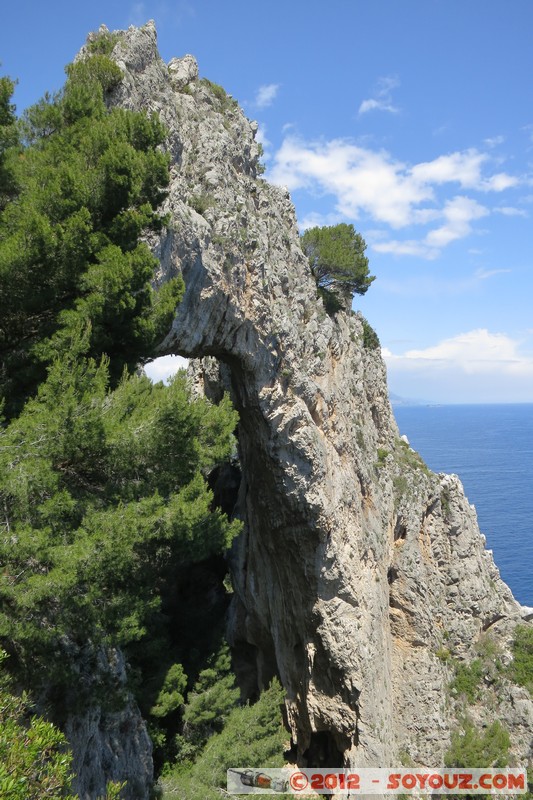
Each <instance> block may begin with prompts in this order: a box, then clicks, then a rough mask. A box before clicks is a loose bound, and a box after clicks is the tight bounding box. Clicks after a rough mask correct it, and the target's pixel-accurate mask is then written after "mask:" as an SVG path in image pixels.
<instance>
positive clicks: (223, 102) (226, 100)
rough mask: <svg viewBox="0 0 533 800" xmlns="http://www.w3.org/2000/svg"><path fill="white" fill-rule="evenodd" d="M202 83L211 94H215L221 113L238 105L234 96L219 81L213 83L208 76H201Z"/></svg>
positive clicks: (218, 109)
mask: <svg viewBox="0 0 533 800" xmlns="http://www.w3.org/2000/svg"><path fill="white" fill-rule="evenodd" d="M200 83H201V84H203V85H204V86H206V87H207V88H208V89H209V91H210V92H211V94H213V95H214V97H215V99H216V102H217V111H219V112H220V113H221V114H225V113H227V112H228V111H233V110H234V109H236V108H237V107H238V103H237V101H236V100H235V99H234V98H233V97H230V95H229V94H228V93H227V92H226V90H225V89H224V87H223V86H220V85H219V84H218V83H213V81H210V80H208V79H207V78H201V80H200Z"/></svg>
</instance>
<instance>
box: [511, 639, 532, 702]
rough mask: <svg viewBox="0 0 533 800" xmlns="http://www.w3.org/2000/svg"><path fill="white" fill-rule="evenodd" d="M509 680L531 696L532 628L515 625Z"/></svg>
mask: <svg viewBox="0 0 533 800" xmlns="http://www.w3.org/2000/svg"><path fill="white" fill-rule="evenodd" d="M509 675H510V677H511V680H513V681H514V682H515V683H518V684H519V685H520V686H525V687H526V689H527V690H528V691H529V692H530V694H533V628H531V627H529V626H527V625H517V627H516V628H515V632H514V640H513V662H512V664H511V665H510V667H509Z"/></svg>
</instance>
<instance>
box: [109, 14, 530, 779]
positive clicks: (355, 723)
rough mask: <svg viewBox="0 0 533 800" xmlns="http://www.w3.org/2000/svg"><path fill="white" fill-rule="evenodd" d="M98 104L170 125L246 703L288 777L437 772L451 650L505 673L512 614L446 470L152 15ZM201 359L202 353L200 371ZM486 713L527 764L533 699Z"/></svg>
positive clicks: (215, 100) (169, 240)
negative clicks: (494, 650)
mask: <svg viewBox="0 0 533 800" xmlns="http://www.w3.org/2000/svg"><path fill="white" fill-rule="evenodd" d="M113 58H114V59H115V60H116V62H117V64H118V65H119V66H120V67H121V69H122V70H123V73H124V79H123V81H122V83H121V84H120V85H119V86H118V87H117V88H116V89H115V90H114V92H113V95H112V96H111V98H110V102H111V103H114V104H120V105H122V106H124V107H127V108H132V109H136V110H140V109H146V110H148V111H152V112H154V113H157V114H159V115H160V116H161V118H162V120H163V122H164V123H165V124H166V126H167V127H168V130H169V136H168V149H169V152H170V153H171V156H172V169H171V186H170V195H169V198H168V201H167V203H166V208H165V209H164V210H166V211H168V212H169V213H170V216H171V222H170V224H169V226H168V228H167V229H166V231H165V232H164V234H163V235H162V236H161V237H159V238H157V239H155V238H154V239H153V240H151V242H150V244H151V246H152V247H153V250H154V252H155V253H156V255H157V256H158V257H159V259H160V273H159V274H158V275H157V276H156V282H158V283H160V282H162V281H165V280H167V279H168V278H170V277H172V276H174V275H176V274H178V273H181V274H182V275H183V277H184V280H185V284H186V294H185V298H184V300H183V302H182V303H181V305H180V306H179V308H178V309H177V312H176V317H175V320H174V323H173V325H172V330H171V331H170V332H169V334H168V336H167V338H166V340H165V342H164V343H163V345H162V348H161V352H165V353H177V354H180V355H184V356H188V357H192V358H196V359H202V361H199V362H196V363H195V366H194V368H192V369H191V379H192V380H194V382H195V384H196V387H197V390H198V391H205V392H206V393H207V394H210V395H212V396H214V395H216V392H217V391H218V388H219V385H220V384H221V383H222V384H225V385H226V386H228V387H229V388H230V391H231V395H232V398H233V400H234V403H235V405H236V407H237V409H238V411H239V414H240V423H239V431H238V438H239V456H240V464H241V470H242V481H241V487H240V493H239V501H238V512H239V514H240V515H241V517H242V519H243V520H244V522H245V532H244V533H243V534H242V536H241V537H240V539H239V541H238V542H237V543H236V545H235V547H234V549H233V551H232V553H231V567H232V574H233V580H234V585H235V600H234V602H233V605H232V608H231V615H230V631H229V634H230V640H231V644H232V647H233V653H234V658H235V666H236V670H237V672H238V675H239V678H240V680H241V683H242V686H243V690H244V691H245V693H247V694H248V695H249V696H253V695H254V694H255V693H256V692H257V690H258V689H260V688H262V687H264V686H265V685H266V684H267V683H268V681H269V680H270V678H271V677H272V676H273V675H278V676H279V677H280V679H281V681H282V684H283V686H284V688H285V690H286V693H287V701H286V706H287V719H288V724H289V726H290V730H291V733H292V738H293V742H294V754H295V757H297V759H298V761H299V763H301V764H305V763H306V762H307V763H309V764H310V765H316V766H319V765H321V764H324V765H328V766H334V765H336V764H339V765H340V764H343V763H344V764H346V765H353V766H356V765H358V766H365V765H372V766H386V765H398V764H399V763H400V762H401V760H402V758H405V757H406V755H407V756H408V757H409V758H410V759H411V760H412V761H413V762H415V763H419V764H426V765H428V766H436V765H438V764H440V763H442V758H443V753H444V751H445V750H446V749H447V747H448V745H449V738H450V731H451V729H452V728H453V726H454V724H455V717H454V715H455V713H456V712H455V708H454V701H453V698H451V697H450V692H449V690H448V687H449V683H450V680H451V675H452V673H451V668H450V666H449V663H448V662H447V660H446V658H443V657H442V653H443V652H444V651H445V650H446V651H447V652H448V651H450V652H453V653H454V654H455V655H456V657H457V658H466V659H468V658H470V657H472V653H473V652H474V648H475V646H476V644H477V643H478V642H479V641H480V637H481V638H482V637H483V635H485V636H486V634H487V633H488V632H490V634H491V636H492V637H493V638H494V640H495V641H497V642H498V646H499V647H501V649H502V652H503V654H504V655H503V657H504V658H507V659H509V658H510V655H509V645H510V641H511V638H512V631H513V628H514V626H515V625H516V623H517V622H519V621H520V620H521V614H522V611H521V609H520V607H519V605H518V604H517V603H516V602H515V600H514V599H513V597H512V595H511V592H510V590H509V589H508V588H507V586H505V585H504V584H503V582H502V581H501V580H500V577H499V573H498V570H497V568H496V567H495V565H494V563H493V560H492V556H491V555H490V554H489V552H487V551H486V550H485V547H484V545H485V541H484V538H483V536H482V535H481V534H480V532H479V529H478V525H477V520H476V515H475V511H474V509H473V507H472V506H470V505H469V503H468V501H467V500H466V499H465V496H464V493H463V489H462V486H461V484H460V482H459V480H458V479H457V478H456V477H454V476H448V475H434V474H432V473H431V472H430V471H429V470H428V469H427V468H426V467H425V465H424V464H423V462H422V461H421V459H420V458H419V457H418V456H417V455H416V454H415V453H414V452H413V451H412V450H411V449H410V448H409V446H408V445H407V444H406V443H405V442H402V441H401V440H400V438H399V433H398V429H397V426H396V423H395V420H394V417H393V414H392V411H391V407H390V403H389V399H388V394H387V386H386V375H385V368H384V364H383V362H382V360H381V356H380V353H379V349H373V348H372V346H369V345H371V342H369V341H368V339H367V337H366V336H365V331H364V326H363V320H362V318H361V317H360V316H359V315H358V314H354V313H344V312H339V313H338V314H336V315H335V316H333V317H330V316H328V314H326V312H325V310H324V308H323V305H322V301H321V300H320V299H317V293H316V286H315V283H314V281H313V278H312V276H311V275H310V272H309V269H308V265H307V262H306V259H305V257H304V256H303V254H302V252H301V250H300V246H299V236H298V230H297V226H296V222H295V216H294V209H293V206H292V204H291V201H290V198H289V196H288V194H287V192H286V191H284V190H282V189H279V188H277V187H274V186H271V185H269V184H268V183H267V182H266V181H264V180H263V179H262V178H261V177H260V172H261V170H260V167H259V164H258V158H259V155H260V148H259V146H258V144H257V142H256V141H255V134H256V132H257V126H256V125H255V123H251V122H250V121H249V120H247V119H246V117H245V116H244V114H243V113H242V111H241V110H240V109H239V107H238V106H237V103H236V102H235V101H234V100H233V99H232V98H231V97H229V96H227V95H226V93H225V92H224V91H223V90H222V89H221V87H218V86H216V85H214V84H210V83H209V82H208V81H205V80H201V79H199V77H198V67H197V64H196V62H195V60H194V59H193V58H192V57H191V56H185V57H184V58H181V59H173V60H172V61H171V62H170V63H169V64H165V63H164V62H163V61H162V60H161V58H160V56H159V55H158V51H157V46H156V31H155V28H154V25H153V24H152V23H148V24H147V25H146V26H144V27H143V28H141V29H134V28H130V29H129V30H128V31H127V32H125V33H124V34H122V36H121V38H120V40H119V41H118V43H117V44H116V45H115V47H114V50H113ZM207 357H211V358H207ZM486 693H488V694H487V695H486V696H489V694H490V697H491V702H492V703H493V707H492V708H491V709H489V708H488V706H487V708H486V709H485V710H483V707H482V706H479V708H478V710H477V711H476V712H475V713H477V714H478V716H479V719H480V721H483V719H490V720H492V719H493V718H494V717H498V716H499V717H500V718H501V719H502V721H503V722H504V723H505V724H507V725H508V726H509V728H510V730H511V734H512V742H513V748H514V752H515V754H516V757H517V758H518V759H519V761H520V763H524V762H525V761H526V759H527V758H528V756H529V758H531V756H532V754H533V753H532V749H531V748H532V730H533V704H532V702H531V698H530V697H529V695H528V693H527V691H526V690H525V689H521V688H519V687H516V686H513V685H512V684H511V683H509V681H506V680H505V679H502V681H501V682H500V684H499V689H498V696H496V693H495V692H494V690H493V689H491V688H490V686H489V685H488V683H487V686H486Z"/></svg>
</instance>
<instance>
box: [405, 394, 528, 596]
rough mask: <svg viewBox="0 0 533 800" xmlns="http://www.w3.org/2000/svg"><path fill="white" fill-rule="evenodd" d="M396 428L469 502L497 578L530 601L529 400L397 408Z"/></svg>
mask: <svg viewBox="0 0 533 800" xmlns="http://www.w3.org/2000/svg"><path fill="white" fill-rule="evenodd" d="M394 414H395V417H396V420H397V422H398V427H399V428H400V433H401V434H405V435H406V436H407V438H408V439H409V443H410V445H411V447H412V448H414V449H415V450H417V451H418V452H419V453H420V455H421V456H422V458H423V459H424V461H425V462H426V463H427V465H428V466H429V467H430V468H431V469H432V470H434V471H435V472H454V473H455V474H456V475H458V476H459V477H460V479H461V481H462V483H463V485H464V487H465V492H466V495H467V497H468V499H469V501H470V502H471V503H474V505H475V507H476V511H477V515H478V520H479V527H480V528H481V531H482V532H483V533H484V534H485V536H486V537H487V547H488V548H489V549H490V550H493V551H494V559H495V561H496V564H497V566H498V568H499V570H500V574H501V576H502V578H503V580H504V581H505V582H506V583H507V584H508V585H509V586H510V587H511V590H512V592H513V594H514V596H515V597H516V599H517V600H518V601H519V602H520V603H522V604H523V605H526V606H533V405H529V404H524V405H452V406H396V407H395V408H394Z"/></svg>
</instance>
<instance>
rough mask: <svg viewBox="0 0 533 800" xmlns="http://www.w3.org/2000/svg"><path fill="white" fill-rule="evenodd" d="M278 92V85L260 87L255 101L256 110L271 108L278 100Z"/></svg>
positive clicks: (271, 84)
mask: <svg viewBox="0 0 533 800" xmlns="http://www.w3.org/2000/svg"><path fill="white" fill-rule="evenodd" d="M278 90H279V84H278V83H267V84H265V85H264V86H260V87H259V89H258V90H257V94H256V96H255V100H254V105H255V106H256V108H267V106H271V105H272V103H273V102H274V100H275V99H276V95H277V93H278Z"/></svg>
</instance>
